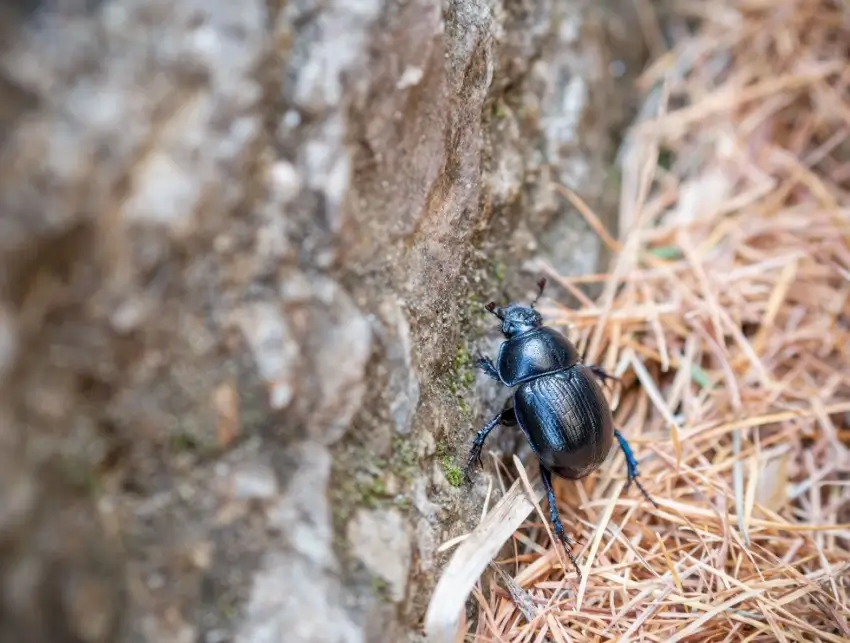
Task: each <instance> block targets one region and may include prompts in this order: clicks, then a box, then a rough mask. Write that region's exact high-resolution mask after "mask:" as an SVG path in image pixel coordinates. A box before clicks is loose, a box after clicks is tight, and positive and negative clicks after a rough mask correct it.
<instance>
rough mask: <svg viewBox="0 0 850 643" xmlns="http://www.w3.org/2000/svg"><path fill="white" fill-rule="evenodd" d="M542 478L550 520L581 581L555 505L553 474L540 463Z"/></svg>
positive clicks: (568, 540)
mask: <svg viewBox="0 0 850 643" xmlns="http://www.w3.org/2000/svg"><path fill="white" fill-rule="evenodd" d="M540 477H541V478H542V479H543V486H544V487H545V488H546V500H548V502H549V520H550V521H551V522H552V526H553V527H554V528H555V535H556V536H558V538H560V539H561V542H562V543H563V544H564V549H565V550H566V551H567V557H568V558H569V559H570V562H571V563H572V564H573V567H575V570H576V573H577V574H578V577H579V579H581V570H580V569H579V568H578V563H577V562H576V559H575V557H574V556H573V550H572V547H571V546H570V539H569V538H568V537H567V532H565V531H564V524H563V523H562V522H561V516H560V514H559V513H558V507H557V505H556V504H555V490H554V489H553V487H552V472H551V471H549V469H547V468H546V467H545V466H543V463H542V462H541V463H540Z"/></svg>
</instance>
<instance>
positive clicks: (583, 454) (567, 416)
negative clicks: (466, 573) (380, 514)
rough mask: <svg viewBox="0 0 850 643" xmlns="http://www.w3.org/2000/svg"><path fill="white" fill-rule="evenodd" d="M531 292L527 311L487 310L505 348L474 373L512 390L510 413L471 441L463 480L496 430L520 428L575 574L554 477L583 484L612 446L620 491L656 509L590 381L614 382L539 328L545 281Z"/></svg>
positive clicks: (492, 307)
mask: <svg viewBox="0 0 850 643" xmlns="http://www.w3.org/2000/svg"><path fill="white" fill-rule="evenodd" d="M537 285H538V288H539V290H538V293H537V297H535V299H534V301H532V302H531V305H530V306H523V305H520V304H510V305H508V306H506V307H504V308H497V307H496V304H495V303H493V302H490V303H489V304H487V306H486V308H487V311H488V312H490V313H492V314H493V315H495V316H496V317H498V318H499V319H500V320H501V322H502V334H503V335H504V336H505V341H504V342H502V345H501V347H500V348H499V357H498V359H497V363H496V364H494V363H493V361H492V360H491V359H490V358H488V357H480V358H479V359H478V360H477V362H476V365H477V366H478V367H479V368H480V369H481V370H483V371H484V372H485V373H486V374H487V375H488V376H490V377H491V378H493V379H494V380H496V381H497V382H500V383H501V384H503V385H504V386H507V387H510V388H514V387H516V390H515V391H514V394H513V406H512V407H509V408H506V409H504V410H503V411H502V412H501V413H499V414H498V415H496V417H494V418H493V419H492V420H490V421H489V422H488V423H487V424H486V425H485V426H484V428H483V429H481V430H480V431H479V432H478V434H477V435H476V436H475V440H474V441H473V443H472V449H471V451H470V453H469V460H468V461H467V464H466V470H465V474H466V477H467V479H469V470H470V468H471V466H472V464H473V463H474V462H475V461H476V460H477V461H478V462H479V464H480V463H481V449H482V448H483V447H484V441H485V440H486V439H487V436H488V435H489V434H490V432H491V431H492V430H493V429H494V428H496V426H498V425H499V424H502V425H505V426H516V425H519V428H520V429H521V430H522V432H523V433H524V434H525V437H526V438H527V439H528V441H529V443H530V444H531V448H532V450H533V451H534V454H535V455H536V456H537V458H538V460H539V461H540V477H541V478H542V479H543V484H544V487H545V489H546V498H547V500H548V502H549V518H550V520H551V521H552V524H553V526H554V528H555V533H556V534H557V535H558V537H559V538H560V539H561V541H562V542H563V544H564V548H565V549H566V551H567V556H569V558H570V561H571V562H572V564H573V566H574V567H575V568H576V571H577V572H579V574H580V573H581V572H580V571H579V569H578V565H577V564H576V561H575V558H574V557H573V554H572V551H571V549H570V541H569V539H568V538H567V535H566V533H565V532H564V525H563V524H562V523H561V519H560V516H559V515H558V509H557V507H556V506H555V493H554V491H553V490H552V474H553V473H554V474H555V475H557V476H560V477H562V478H566V479H568V480H579V479H581V478H584V477H585V476H587V475H588V474H590V473H592V472H593V471H595V470H596V469H598V468H599V466H600V465H601V464H602V463H603V462H604V461H605V458H606V457H607V456H608V453H609V452H610V450H611V447H612V445H613V442H614V439H615V438H616V440H617V442H618V443H619V446H620V449H622V451H623V455H625V457H626V464H627V466H628V484H627V486H626V488H628V486H629V485H631V483H632V482H634V483H635V484H636V485H637V487H638V488H639V489H640V490H641V492H642V493H643V495H644V496H646V498H647V499H648V500H649V501H650V502H651V503H652V504H653V505H655V506H658V505H656V503H655V501H654V500H653V499H652V498H651V497H650V495H649V494H648V493H647V492H646V490H645V489H644V488H643V485H641V483H640V481H639V480H638V479H637V477H638V470H637V467H638V463H637V460H635V457H634V454H633V453H632V449H631V447H630V446H629V443H628V442H627V441H626V438H624V437H623V436H622V434H621V433H620V432H619V431H618V430H616V429H615V428H614V419H613V417H612V415H611V409H610V407H609V406H608V401H607V400H606V399H605V396H604V394H603V392H602V388H601V386H600V385H599V383H598V382H597V381H596V379H595V378H599V380H601V381H602V382H603V383H605V382H606V381H607V380H609V379H610V380H616V379H617V378H616V377H614V376H612V375H609V374H608V373H606V372H605V371H604V370H603V369H602V368H600V367H598V366H586V365H584V364H582V363H581V359H580V357H579V354H578V351H577V350H576V348H575V346H573V344H572V343H571V342H570V341H569V340H568V339H567V338H566V337H564V336H563V335H562V334H561V333H559V332H558V331H556V330H554V329H552V328H550V327H548V326H544V325H543V318H542V317H541V315H540V313H539V312H537V311H536V310H535V309H534V306H535V304H536V303H537V301H538V300H539V299H540V297H541V295H542V294H543V289H544V288H545V286H546V280H545V279H541V280H540V281H539V282H538V283H537Z"/></svg>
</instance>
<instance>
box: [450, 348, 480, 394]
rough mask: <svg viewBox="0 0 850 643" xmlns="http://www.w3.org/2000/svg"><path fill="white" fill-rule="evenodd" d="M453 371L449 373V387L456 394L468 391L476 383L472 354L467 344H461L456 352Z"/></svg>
mask: <svg viewBox="0 0 850 643" xmlns="http://www.w3.org/2000/svg"><path fill="white" fill-rule="evenodd" d="M451 370H452V372H451V373H450V375H449V382H448V387H449V390H450V391H451V392H452V393H454V394H455V395H460V394H461V393H462V392H464V391H468V390H469V389H470V388H472V385H473V384H474V383H475V371H474V369H473V364H472V356H471V355H470V354H469V350H467V348H466V346H464V345H461V346H459V347H458V349H457V353H455V359H454V362H453V364H452V369H451Z"/></svg>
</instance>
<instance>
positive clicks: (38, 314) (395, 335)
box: [0, 0, 642, 643]
mask: <svg viewBox="0 0 850 643" xmlns="http://www.w3.org/2000/svg"><path fill="white" fill-rule="evenodd" d="M630 6H631V3H630V2H627V1H625V0H610V1H609V2H607V3H598V2H591V1H590V0H566V1H564V0H445V1H444V2H440V1H439V0H406V1H405V2H386V1H385V0H316V1H309V0H290V1H288V2H287V1H286V0H265V1H260V0H244V1H243V2H239V3H232V2H224V1H219V0H66V1H63V2H58V1H57V0H43V1H42V2H37V1H30V2H27V1H25V0H15V1H14V2H11V1H10V2H7V3H5V4H4V6H3V7H2V9H0V167H2V168H3V171H2V172H0V266H2V273H0V274H2V280H0V377H2V378H3V386H2V389H0V442H2V446H3V449H0V545H2V547H0V640H3V641H7V640H8V641H17V642H19V643H48V642H49V643H72V642H73V643H101V642H104V643H105V642H107V641H127V642H132V643H135V642H140V643H141V642H156V643H183V642H186V643H189V642H195V641H198V642H202V643H229V642H231V641H233V642H239V643H267V642H268V643H272V642H280V641H286V642H287V643H313V642H317V643H318V642H319V641H321V642H322V643H356V642H365V641H389V640H392V641H402V640H406V639H408V638H415V637H416V631H417V628H416V625H417V623H418V622H419V620H420V619H421V617H422V614H423V612H424V607H425V605H426V602H427V598H428V592H429V589H430V587H431V586H432V585H433V579H434V576H435V574H437V573H438V571H439V565H440V562H441V558H440V556H439V555H438V554H437V553H436V548H437V546H438V545H439V544H440V543H441V542H443V541H444V540H446V539H447V538H449V537H452V536H454V535H457V534H459V533H461V532H463V531H465V530H466V529H468V528H469V527H470V526H471V525H472V524H474V522H475V519H476V516H477V515H478V514H479V513H480V501H481V497H482V489H483V488H484V486H485V483H484V482H483V481H482V480H481V479H480V478H479V481H478V482H477V483H476V485H474V486H473V487H465V488H460V489H458V488H456V487H455V486H453V483H456V482H457V473H458V470H457V465H458V464H462V463H463V459H464V457H465V454H466V449H467V442H468V439H469V437H470V436H471V433H472V430H473V427H477V425H478V424H479V423H480V422H481V421H482V419H483V418H484V416H485V415H487V414H490V413H492V412H493V409H494V408H495V406H496V405H498V404H499V403H500V400H499V399H498V398H497V397H496V392H495V390H494V389H493V387H492V386H490V385H488V384H486V383H484V382H483V381H482V379H480V378H477V376H475V375H474V373H473V371H472V368H471V363H470V354H471V353H472V352H474V347H476V346H484V345H485V343H486V342H485V340H481V339H480V338H481V327H479V325H480V324H482V323H486V322H487V321H488V320H484V319H483V315H482V314H481V312H480V310H481V309H480V306H481V304H482V303H484V302H486V301H487V299H488V298H490V297H496V296H498V293H499V292H501V290H502V288H503V287H507V288H508V289H509V290H510V292H511V293H512V294H513V295H514V296H519V295H520V294H523V295H524V294H525V293H526V291H528V290H529V286H530V285H531V284H532V283H533V281H534V279H533V278H532V277H533V276H532V275H529V274H522V272H521V270H520V268H521V266H522V265H523V263H524V262H525V261H526V260H531V259H544V260H545V261H547V262H548V263H549V264H551V265H552V266H554V267H555V268H556V269H558V270H560V271H562V272H566V273H572V272H576V271H583V270H595V269H596V268H597V265H598V261H599V255H600V249H599V244H598V242H597V240H596V239H595V237H594V236H593V235H592V234H591V233H590V232H589V230H588V229H587V226H586V225H585V224H584V223H583V222H582V219H581V218H580V216H579V215H578V214H577V213H576V212H575V211H574V210H572V209H571V208H570V207H568V205H567V204H566V203H565V202H564V200H563V199H562V198H561V197H560V196H558V193H557V190H556V189H555V184H556V183H562V184H565V185H567V186H569V187H571V188H573V189H575V190H577V191H578V192H579V193H580V194H581V196H582V197H583V198H584V199H585V200H586V201H588V202H589V203H590V204H591V205H592V206H593V207H594V208H596V209H597V210H598V211H600V212H603V213H605V212H608V213H611V212H612V209H611V207H610V206H611V204H612V203H613V202H614V200H615V198H616V194H615V192H616V190H613V191H611V190H608V191H607V192H606V187H610V186H611V185H612V184H611V183H610V177H611V175H612V171H611V170H612V162H613V158H614V153H615V149H616V144H617V133H618V131H619V129H620V128H621V127H622V126H623V125H624V124H625V122H626V120H627V119H628V117H629V114H630V105H629V102H628V100H629V88H628V82H626V80H625V79H622V78H620V77H619V74H620V72H621V71H623V70H625V72H626V74H627V77H628V75H629V74H634V73H635V72H637V71H638V70H639V64H640V60H641V56H642V51H641V45H640V43H639V42H638V40H639V39H638V38H637V37H636V36H635V35H634V33H633V30H634V28H633V27H631V26H629V25H634V24H636V23H635V22H634V20H633V18H632V17H631V16H630V15H629V13H628V8H629V7H630ZM626 26H629V29H626ZM612 192H613V194H612ZM553 294H557V293H556V292H555V293H553ZM510 438H511V436H510V435H509V434H508V433H507V432H505V434H504V435H502V436H501V438H499V439H496V440H495V441H494V447H495V446H496V445H498V444H500V443H501V444H502V446H504V447H505V448H506V449H510V448H513V447H514V446H515V444H514V443H513V442H512V441H511V439H510Z"/></svg>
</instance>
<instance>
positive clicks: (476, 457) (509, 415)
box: [463, 408, 517, 480]
mask: <svg viewBox="0 0 850 643" xmlns="http://www.w3.org/2000/svg"><path fill="white" fill-rule="evenodd" d="M516 423H517V421H516V415H515V414H514V410H513V409H512V408H510V409H505V410H504V411H502V412H501V413H499V414H498V415H497V416H496V417H494V418H493V419H492V420H490V421H489V422H488V423H487V424H485V425H484V428H483V429H481V430H480V431H479V432H478V433H477V434H476V435H475V439H474V440H473V441H472V448H471V449H470V450H469V459H468V460H467V461H466V468H465V469H464V472H463V475H464V477H465V478H466V479H467V480H469V479H470V476H469V471H470V469H472V464H473V462H475V461H477V462H478V464H479V466H484V463H483V462H482V461H481V450H482V449H483V448H484V442H485V441H486V440H487V436H488V435H490V432H491V431H492V430H493V429H495V428H496V427H497V426H499V425H500V424H504V425H506V426H513V425H515V424H516Z"/></svg>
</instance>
